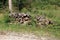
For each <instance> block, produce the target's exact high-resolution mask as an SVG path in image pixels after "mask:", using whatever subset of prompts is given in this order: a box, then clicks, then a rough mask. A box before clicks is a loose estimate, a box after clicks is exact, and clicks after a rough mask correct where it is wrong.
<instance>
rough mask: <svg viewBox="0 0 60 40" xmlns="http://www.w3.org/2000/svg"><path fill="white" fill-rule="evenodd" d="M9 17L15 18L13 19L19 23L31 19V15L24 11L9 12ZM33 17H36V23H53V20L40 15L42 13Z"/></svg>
mask: <svg viewBox="0 0 60 40" xmlns="http://www.w3.org/2000/svg"><path fill="white" fill-rule="evenodd" d="M9 17H10V18H13V19H15V21H17V22H19V23H21V24H22V23H26V22H29V21H30V22H31V20H32V19H31V15H29V14H25V13H10V14H9ZM35 19H36V23H37V24H38V25H49V24H53V22H52V21H51V20H50V19H48V18H47V17H45V16H42V15H37V16H36V18H35ZM33 20H34V19H33Z"/></svg>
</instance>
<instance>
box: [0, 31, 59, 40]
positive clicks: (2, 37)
mask: <svg viewBox="0 0 60 40" xmlns="http://www.w3.org/2000/svg"><path fill="white" fill-rule="evenodd" d="M0 40H59V39H56V38H54V37H48V36H39V37H38V36H36V35H34V34H32V33H31V34H28V33H15V32H8V33H4V32H0Z"/></svg>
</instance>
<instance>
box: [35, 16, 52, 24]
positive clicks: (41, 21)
mask: <svg viewBox="0 0 60 40" xmlns="http://www.w3.org/2000/svg"><path fill="white" fill-rule="evenodd" d="M36 20H37V24H38V25H49V24H53V22H52V21H51V20H50V19H48V18H46V17H45V16H42V15H38V16H36Z"/></svg>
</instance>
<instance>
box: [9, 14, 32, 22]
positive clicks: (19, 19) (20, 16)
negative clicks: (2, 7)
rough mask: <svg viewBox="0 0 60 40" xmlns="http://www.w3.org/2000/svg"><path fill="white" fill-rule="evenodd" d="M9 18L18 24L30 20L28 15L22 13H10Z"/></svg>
mask: <svg viewBox="0 0 60 40" xmlns="http://www.w3.org/2000/svg"><path fill="white" fill-rule="evenodd" d="M9 17H10V18H13V19H15V21H17V22H19V23H25V22H27V21H29V20H30V18H31V16H30V15H29V14H24V13H11V14H9Z"/></svg>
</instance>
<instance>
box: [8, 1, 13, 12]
mask: <svg viewBox="0 0 60 40" xmlns="http://www.w3.org/2000/svg"><path fill="white" fill-rule="evenodd" d="M8 2H9V11H10V12H12V0H8Z"/></svg>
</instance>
